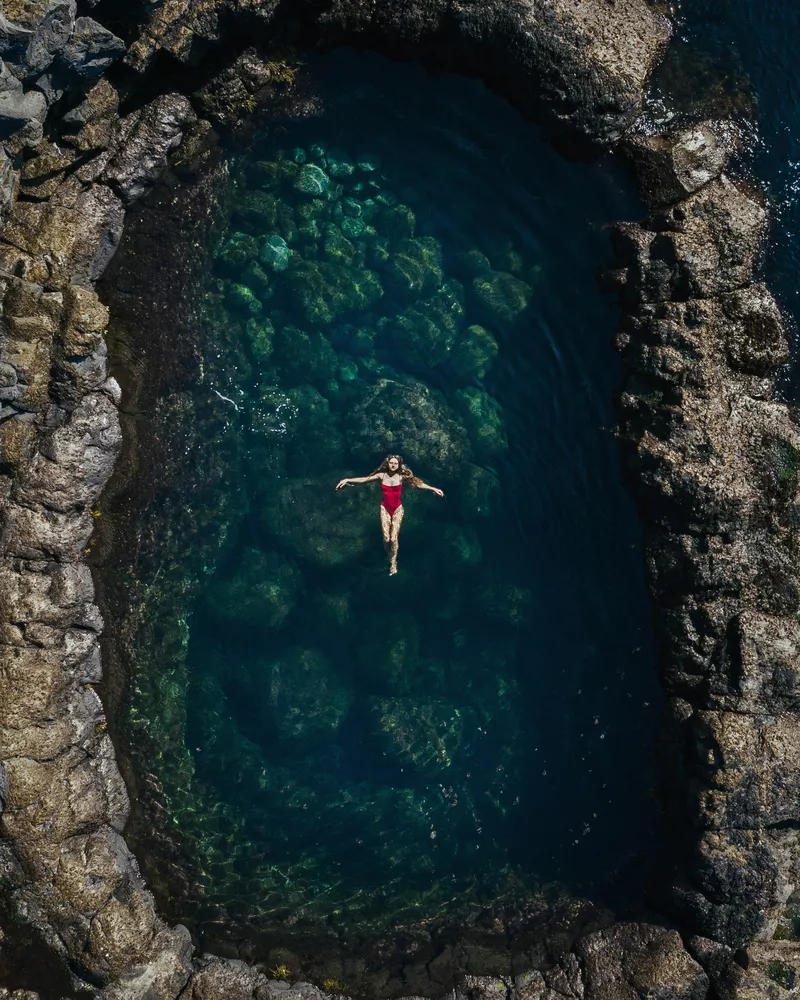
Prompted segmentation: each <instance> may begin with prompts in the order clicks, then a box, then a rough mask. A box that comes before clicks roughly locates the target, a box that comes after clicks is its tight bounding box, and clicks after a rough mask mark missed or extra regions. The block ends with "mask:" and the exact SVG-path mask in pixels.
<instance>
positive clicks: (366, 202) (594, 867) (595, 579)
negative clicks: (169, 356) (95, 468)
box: [123, 52, 659, 933]
mask: <svg viewBox="0 0 800 1000" xmlns="http://www.w3.org/2000/svg"><path fill="white" fill-rule="evenodd" d="M308 71H309V72H310V73H312V74H313V76H314V77H315V78H316V80H317V83H318V86H319V87H320V89H321V91H322V93H323V94H324V95H325V111H324V113H321V114H319V115H318V116H315V117H313V118H311V119H306V120H301V121H288V122H283V123H281V124H280V125H274V124H273V125H271V126H268V127H266V128H265V130H264V131H263V132H262V133H259V134H258V135H257V136H256V138H255V139H254V141H253V142H252V144H251V146H250V149H249V150H248V151H247V152H246V153H242V152H241V151H234V153H233V154H232V156H231V160H230V194H229V201H230V207H229V213H228V221H227V223H226V224H225V225H224V226H223V227H221V229H220V230H219V231H218V232H217V234H216V244H215V258H214V262H213V266H212V267H211V268H210V270H209V275H208V287H206V288H205V289H202V290H199V291H198V294H200V293H201V292H202V294H203V295H204V296H205V299H204V302H205V304H204V306H203V310H202V312H203V315H204V317H205V321H204V324H203V325H202V327H199V328H198V332H197V336H198V337H199V338H200V340H201V343H202V344H203V345H204V347H203V352H204V358H203V365H202V375H201V377H200V378H199V380H198V382H197V384H196V385H195V386H194V387H193V388H192V389H191V391H190V392H189V393H188V396H187V397H186V398H185V399H184V403H183V404H182V405H184V406H189V407H190V408H191V407H194V412H196V414H197V417H196V420H195V422H194V426H195V433H203V434H206V438H205V439H203V440H201V441H200V442H199V443H200V444H201V445H203V446H204V447H201V448H200V449H195V450H194V453H193V457H192V459H191V461H192V462H194V463H195V464H196V463H198V462H199V463H201V464H202V462H204V461H206V462H208V463H209V469H210V468H211V467H212V465H213V457H212V456H213V454H214V449H216V448H221V449H223V453H224V454H226V455H227V454H230V455H231V456H232V458H231V462H230V465H229V467H228V471H227V473H226V474H225V476H224V477H222V478H218V479H217V480H214V479H213V476H211V473H209V478H208V483H209V484H211V485H209V487H208V489H207V490H206V491H205V492H203V493H202V494H200V493H197V494H194V495H192V496H190V497H189V496H185V497H183V498H180V497H179V496H178V495H176V496H174V497H172V498H171V502H174V503H176V504H178V507H179V509H181V518H182V522H181V523H182V528H181V532H182V534H181V538H182V542H181V544H182V545H183V546H184V548H183V555H182V556H179V557H178V558H177V559H175V560H173V561H171V562H170V563H169V566H168V568H167V569H164V568H163V563H162V565H161V567H160V569H159V572H160V573H161V574H162V575H161V576H157V575H156V574H155V573H151V576H150V577H149V578H148V579H147V580H146V581H145V584H146V585H144V586H140V589H139V590H138V591H137V596H136V611H135V614H134V615H132V616H131V618H130V621H131V622H132V623H133V624H132V626H131V627H132V628H133V629H134V630H135V631H136V633H137V640H136V642H135V643H132V645H133V646H134V647H135V650H134V652H133V653H132V654H131V661H132V662H131V664H130V670H131V672H132V682H131V683H132V688H133V691H134V695H133V698H132V701H131V703H130V705H129V706H128V709H127V711H128V723H127V725H126V726H125V733H126V736H125V739H127V740H128V741H129V742H130V744H131V746H132V747H133V749H132V750H131V753H132V755H133V756H134V757H135V756H136V746H137V742H138V745H139V747H140V751H139V754H140V756H142V757H146V759H147V768H148V770H149V771H150V773H151V779H152V780H151V784H152V786H153V787H158V788H159V789H160V791H161V794H162V803H163V804H164V806H165V808H166V811H167V814H168V816H169V824H170V826H169V829H170V830H171V832H172V837H173V841H175V840H177V841H180V843H181V845H182V849H183V850H184V851H186V852H188V853H190V854H193V855H194V857H195V858H196V860H197V867H196V871H197V881H196V883H195V885H194V887H193V888H192V889H191V890H187V891H188V894H189V896H190V897H192V896H193V897H194V901H195V903H196V904H197V906H198V907H199V908H198V909H197V910H196V911H195V912H196V914H197V919H198V920H200V921H201V923H202V920H203V919H204V916H203V915H204V914H206V915H208V914H211V915H213V916H214V918H215V919H217V920H220V921H222V920H224V919H226V917H227V915H230V914H233V915H235V916H236V917H237V918H239V919H241V920H245V921H252V922H253V923H254V924H258V925H259V926H269V924H270V921H273V920H277V919H279V920H280V921H282V924H281V926H282V927H283V928H286V927H292V926H302V925H303V922H304V921H305V920H310V921H312V922H313V921H315V920H325V921H329V922H333V924H334V925H337V924H342V925H353V924H359V923H363V924H368V925H369V926H371V927H372V928H375V929H379V928H381V927H383V926H386V925H390V924H392V923H396V922H398V921H409V920H418V919H420V918H425V917H431V916H434V915H437V914H442V913H446V912H448V908H450V907H452V906H454V905H457V904H461V903H464V902H466V901H469V900H471V899H476V900H481V901H483V902H484V903H489V902H491V901H492V900H494V899H497V898H499V897H509V896H515V897H519V898H523V899H527V898H531V897H532V896H534V895H535V894H536V892H537V891H538V890H539V889H540V888H541V887H542V886H543V885H545V884H547V883H552V882H558V883H561V884H562V885H564V886H566V887H567V888H568V889H569V890H570V891H571V892H574V893H576V894H585V895H589V896H590V897H592V898H595V897H597V898H600V897H602V898H604V899H612V900H613V902H615V903H620V904H621V905H625V904H627V903H632V902H633V901H634V900H635V899H636V898H637V894H638V893H639V889H640V885H641V879H642V877H643V873H644V870H645V868H646V864H647V862H648V860H649V858H650V857H651V856H652V851H653V839H654V836H655V831H656V829H657V821H656V809H655V804H654V801H653V798H652V790H651V788H652V741H653V735H654V731H655V726H656V723H657V719H658V712H659V696H658V693H657V683H656V677H655V668H654V654H653V645H652V635H651V628H650V615H649V606H648V599H647V596H646V592H645V585H644V577H643V569H642V564H641V563H642V558H641V551H640V545H639V532H638V526H637V521H636V516H635V511H634V507H633V504H632V502H631V501H630V499H629V498H628V496H627V495H626V493H625V492H624V490H623V488H622V485H621V481H620V469H619V460H618V454H617V447H616V444H615V441H614V438H613V436H612V434H611V433H610V432H609V430H608V428H610V427H613V425H614V414H613V410H612V405H611V400H612V395H613V391H614V389H615V388H616V387H617V385H618V382H619V377H620V372H619V367H618V362H617V359H616V356H615V354H614V351H613V349H612V346H611V343H612V338H613V334H614V332H615V324H616V321H617V314H616V310H615V308H614V306H613V303H611V302H609V301H608V300H607V299H605V298H604V297H603V296H602V295H601V293H600V291H599V290H598V287H597V282H596V271H597V268H598V267H599V266H600V265H601V264H602V263H603V262H604V261H605V260H606V259H607V257H608V254H609V241H608V231H607V226H608V224H609V223H611V222H613V221H615V220H619V219H621V218H625V217H636V216H637V215H639V214H640V210H639V208H638V206H637V205H636V203H635V202H634V200H633V198H632V194H631V190H630V187H629V184H628V182H627V180H626V179H625V177H624V175H623V173H622V172H621V169H620V167H619V165H618V164H616V163H613V162H610V161H608V160H604V161H602V162H599V163H594V164H589V165H586V164H569V163H566V162H565V161H563V160H562V159H560V158H559V157H558V156H557V155H556V154H555V153H554V152H553V150H552V149H551V148H550V147H549V146H547V145H546V144H545V143H543V142H542V141H541V140H540V139H539V137H538V135H537V133H536V131H535V130H534V129H533V128H532V127H531V126H530V125H528V124H527V123H526V122H525V121H524V120H523V119H522V118H521V117H520V116H519V115H518V114H516V113H515V112H514V111H513V110H512V109H510V108H509V107H508V106H507V105H505V104H504V103H503V102H502V101H501V100H500V99H499V98H496V97H495V96H493V95H491V94H489V93H488V92H487V91H486V90H485V89H484V88H483V87H482V86H481V85H479V84H478V83H476V82H473V81H469V80H465V79H461V78H457V77H449V76H448V77H443V78H441V79H432V78H430V77H428V76H427V75H425V74H424V73H423V72H422V70H420V69H419V68H415V67H412V66H404V65H403V66H401V65H394V64H391V63H388V62H386V61H385V60H382V59H380V58H378V57H373V56H369V55H362V54H359V55H356V54H354V53H352V52H345V53H335V54H332V55H329V56H326V57H324V58H315V59H314V60H313V61H312V62H311V64H310V67H309V70H308ZM124 266H125V265H124V264H123V271H124ZM187 399H188V403H187ZM209 415H210V416H209ZM141 419H142V420H145V419H148V418H144V417H143V418H141ZM166 426H167V427H168V426H169V425H168V423H167V425H166ZM197 428H207V431H206V430H202V431H198V430H197ZM167 433H169V431H168V430H167ZM388 450H391V451H395V450H399V451H401V452H402V454H403V455H404V457H405V459H406V461H407V462H408V464H409V465H411V466H412V468H413V469H414V471H415V472H416V473H417V474H418V475H420V476H422V477H423V478H424V479H425V480H427V481H428V482H431V483H433V484H435V485H438V486H442V487H443V488H444V489H445V491H446V498H445V500H443V501H442V500H439V499H438V498H436V497H435V496H433V495H432V494H430V493H422V492H418V491H407V493H410V495H409V496H408V499H407V504H406V510H407V514H406V519H405V524H404V527H403V532H402V535H401V548H400V562H399V565H400V573H399V575H398V576H397V577H396V578H393V579H390V578H389V577H388V574H387V564H386V561H385V556H384V553H383V549H382V544H381V540H380V532H379V526H378V503H379V490H378V488H377V487H376V486H374V485H373V486H363V487H358V488H357V487H350V488H348V489H346V490H344V491H342V492H341V493H335V492H334V490H333V486H334V483H335V482H336V480H337V479H338V478H340V477H341V476H345V475H364V474H366V473H368V472H370V471H371V470H372V469H373V468H374V467H375V466H376V465H377V464H378V462H379V461H380V459H381V458H382V457H383V455H384V454H385V453H386V451H388ZM187 461H188V459H187ZM214 483H216V484H217V485H216V486H214ZM212 487H213V489H212ZM214 489H216V490H217V493H214ZM220 491H222V493H220ZM223 496H224V502H223ZM215 504H217V505H218V506H219V509H220V510H221V511H224V513H223V514H221V515H220V516H219V518H216V519H215V517H214V516H211V515H210V514H208V512H209V511H213V510H214V509H215ZM184 508H185V509H188V510H189V516H188V517H187V516H186V514H185V510H184ZM204 510H205V511H206V514H205V515H204V514H203V511H204ZM170 511H171V508H170V507H169V506H165V507H164V509H163V511H160V512H159V513H158V517H160V518H161V519H162V522H166V523H169V520H170V517H173V519H174V518H175V514H174V513H170ZM138 516H139V517H140V518H141V524H142V534H144V532H145V530H147V531H150V532H153V533H155V534H158V537H160V538H162V539H165V541H164V545H167V546H168V545H169V538H170V537H173V538H174V537H177V535H176V534H175V532H173V534H172V535H170V531H169V530H165V529H164V528H163V523H162V526H161V527H159V528H158V529H157V530H156V529H154V528H153V524H154V519H155V514H154V511H153V510H152V509H150V510H148V511H147V512H143V513H140V515H138ZM188 522H191V524H197V525H199V527H197V528H193V527H191V525H190V526H189V527H187V523H188ZM176 523H177V522H176ZM175 531H176V532H177V529H175ZM193 532H194V533H193ZM197 551H202V552H203V553H205V556H204V558H203V560H202V565H197V564H196V563H197V559H196V558H195V557H194V556H193V555H192V552H197ZM208 553H211V555H208ZM134 568H135V570H136V575H140V576H141V574H142V573H145V575H146V572H147V571H146V570H145V569H144V568H143V566H142V565H139V566H135V567H134ZM165 595H166V596H165ZM176 595H177V596H176ZM171 602H172V603H171ZM187 689H188V690H187ZM141 747H148V748H149V749H148V750H147V753H146V754H144V753H143V752H142V751H141ZM150 864H151V865H153V864H155V865H156V866H157V865H158V862H157V861H153V860H152V859H151V861H150ZM189 907H190V903H189V902H188V901H187V903H186V908H189ZM287 933H289V932H288V931H287Z"/></svg>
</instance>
